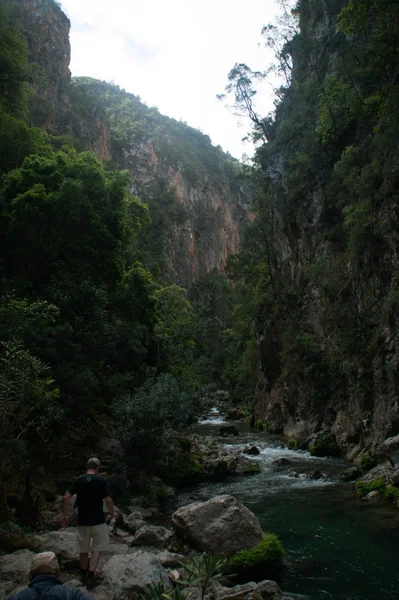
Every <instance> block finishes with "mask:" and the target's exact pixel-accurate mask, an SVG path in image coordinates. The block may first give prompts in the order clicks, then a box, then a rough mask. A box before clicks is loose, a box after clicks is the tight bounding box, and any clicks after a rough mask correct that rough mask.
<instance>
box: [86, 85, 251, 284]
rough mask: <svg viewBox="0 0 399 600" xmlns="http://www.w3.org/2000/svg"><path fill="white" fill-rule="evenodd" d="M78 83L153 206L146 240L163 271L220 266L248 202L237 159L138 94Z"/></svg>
mask: <svg viewBox="0 0 399 600" xmlns="http://www.w3.org/2000/svg"><path fill="white" fill-rule="evenodd" d="M74 84H75V88H76V89H77V90H79V91H80V92H81V93H82V94H86V95H87V96H88V97H91V98H92V100H93V102H95V103H97V104H98V105H99V106H100V109H102V110H105V112H106V114H107V117H108V119H109V122H110V125H111V131H112V136H111V148H112V156H113V161H114V163H115V164H116V166H117V167H118V168H121V169H127V170H128V171H129V172H130V173H132V177H133V188H132V191H133V192H134V193H135V194H137V195H138V196H139V197H140V199H141V200H142V201H144V202H146V203H147V204H148V206H149V208H150V217H151V221H152V224H151V226H150V229H149V232H148V234H147V237H146V239H145V240H144V243H145V244H146V246H147V249H148V253H149V255H151V256H152V258H153V260H155V259H156V260H157V261H159V259H160V258H162V272H163V276H164V277H165V278H166V279H167V280H172V281H175V282H178V283H180V284H187V283H188V282H190V281H192V280H194V279H196V278H198V277H199V276H201V275H203V274H204V273H208V272H209V271H211V270H213V269H218V270H223V268H224V266H225V264H226V260H227V257H228V256H229V255H230V254H234V253H236V252H237V251H238V248H239V240H240V228H241V225H242V224H243V223H244V222H245V221H246V219H247V216H246V215H247V212H248V210H249V206H250V203H251V191H250V189H249V188H248V185H247V184H245V182H244V181H243V180H241V181H240V179H239V176H240V171H241V165H240V163H239V162H238V161H237V160H235V159H233V158H232V157H231V156H230V155H228V154H225V153H224V152H223V151H222V149H221V148H220V147H218V148H216V147H214V146H212V144H211V142H210V139H209V137H208V136H206V135H204V134H202V133H201V132H200V131H198V130H196V129H193V128H192V127H189V126H188V125H186V124H185V123H182V122H179V121H176V120H174V119H170V118H168V117H165V116H163V115H161V114H160V113H159V112H158V110H157V109H156V108H149V107H148V106H146V105H145V104H143V103H142V102H141V101H140V99H139V98H138V97H137V96H134V95H133V94H129V93H127V92H125V91H124V90H121V89H119V88H118V87H116V86H113V85H110V84H107V83H105V82H101V81H96V80H92V79H89V78H78V79H75V80H74Z"/></svg>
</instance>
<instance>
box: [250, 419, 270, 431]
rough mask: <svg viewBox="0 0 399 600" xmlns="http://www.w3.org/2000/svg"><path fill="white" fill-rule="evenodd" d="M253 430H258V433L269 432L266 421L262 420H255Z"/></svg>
mask: <svg viewBox="0 0 399 600" xmlns="http://www.w3.org/2000/svg"><path fill="white" fill-rule="evenodd" d="M254 428H255V429H259V430H260V431H269V425H268V423H267V421H263V420H262V419H256V421H255V422H254Z"/></svg>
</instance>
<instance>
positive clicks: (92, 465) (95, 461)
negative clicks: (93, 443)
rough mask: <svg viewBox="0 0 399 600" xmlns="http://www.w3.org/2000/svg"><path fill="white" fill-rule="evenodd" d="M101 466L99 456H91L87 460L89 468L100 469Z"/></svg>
mask: <svg viewBox="0 0 399 600" xmlns="http://www.w3.org/2000/svg"><path fill="white" fill-rule="evenodd" d="M99 466H100V461H99V460H98V458H89V460H88V461H87V465H86V468H87V469H98V468H99Z"/></svg>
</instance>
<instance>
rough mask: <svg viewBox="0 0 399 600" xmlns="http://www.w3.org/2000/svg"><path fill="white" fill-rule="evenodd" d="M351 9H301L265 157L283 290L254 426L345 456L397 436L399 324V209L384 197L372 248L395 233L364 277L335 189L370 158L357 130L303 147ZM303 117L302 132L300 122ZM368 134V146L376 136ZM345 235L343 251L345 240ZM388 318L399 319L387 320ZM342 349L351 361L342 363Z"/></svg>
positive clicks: (266, 322) (331, 5)
mask: <svg viewBox="0 0 399 600" xmlns="http://www.w3.org/2000/svg"><path fill="white" fill-rule="evenodd" d="M346 4H347V3H346V2H344V1H340V0H330V1H327V0H324V1H323V2H316V1H314V0H306V1H302V2H300V3H299V6H300V18H301V35H300V36H297V38H295V39H294V41H293V43H292V55H293V65H294V66H293V79H292V85H291V89H290V91H289V93H288V94H287V97H286V100H285V101H284V102H283V103H282V105H280V107H279V108H278V110H277V114H276V130H277V136H276V139H277V143H274V144H273V145H272V144H270V145H269V146H270V147H269V149H267V150H265V152H264V155H262V154H261V155H260V157H261V159H262V160H263V168H264V170H265V172H266V173H267V176H268V179H269V184H268V192H269V194H270V215H271V221H272V229H273V244H274V251H275V260H276V276H277V278H278V281H279V285H280V286H281V289H280V292H279V293H278V294H277V293H276V296H278V297H279V300H277V303H280V306H279V307H278V308H277V310H276V308H275V306H276V304H273V301H272V302H271V303H270V304H268V303H265V304H264V306H263V308H262V311H261V315H260V317H259V323H258V327H259V336H258V345H259V355H260V366H259V378H258V381H259V383H258V390H257V398H256V404H255V413H256V415H255V416H256V418H258V419H259V418H260V419H264V420H266V421H267V422H268V424H269V428H270V429H271V430H272V431H279V432H284V433H285V434H286V435H287V436H290V437H296V438H297V439H298V440H299V442H300V443H306V440H309V439H310V438H311V436H312V435H313V434H314V433H315V432H320V431H328V432H331V433H332V434H333V435H335V436H336V439H337V441H338V444H339V445H340V447H341V448H342V449H344V450H346V452H347V456H348V457H349V458H354V457H355V456H357V455H358V454H359V453H360V452H362V451H363V450H364V449H366V450H367V451H368V452H370V453H371V454H376V455H378V454H379V453H380V449H381V447H382V444H383V442H384V440H385V439H386V438H388V437H390V436H393V435H396V434H397V433H398V432H399V404H398V390H399V387H398V383H399V380H398V361H399V353H398V350H399V347H398V335H397V331H398V329H397V326H398V320H397V311H396V310H392V308H390V305H389V298H397V290H398V261H397V256H398V236H397V234H396V233H395V228H396V225H394V224H396V223H397V213H396V209H395V208H394V206H393V205H392V202H385V203H384V201H383V200H381V195H380V202H379V206H378V205H377V206H376V207H375V209H374V210H373V214H372V216H371V218H370V224H369V229H368V230H365V231H369V232H370V233H369V236H370V237H369V240H370V244H369V245H370V246H371V244H372V243H373V239H372V233H375V232H376V230H377V229H378V227H379V225H378V224H379V223H381V222H384V223H391V225H387V226H386V228H385V231H384V234H383V235H382V234H381V237H380V246H379V250H378V252H376V254H375V256H374V257H373V258H372V259H371V258H370V257H369V256H368V253H369V254H370V255H371V250H369V249H368V244H367V243H364V248H363V249H362V253H361V254H360V259H356V260H359V261H360V262H361V264H362V265H363V267H362V268H359V267H358V266H356V267H355V266H354V258H353V254H351V252H352V250H351V249H350V247H349V246H348V244H347V240H346V236H347V235H348V234H347V231H345V228H344V227H342V228H341V229H340V230H338V225H339V223H340V222H342V221H343V220H344V218H343V217H342V213H343V214H345V208H344V209H343V207H342V204H341V205H340V202H341V201H340V200H339V199H338V198H340V197H341V195H342V194H341V190H339V189H338V190H336V189H334V191H332V189H333V188H332V184H331V182H332V181H333V179H334V177H335V175H334V171H335V165H336V164H338V163H339V161H340V160H341V159H342V157H343V156H344V155H345V149H346V148H347V147H352V145H353V146H354V147H356V146H358V147H360V148H364V147H366V146H367V143H366V142H364V140H362V139H361V132H360V133H359V129H357V130H356V126H355V125H353V124H350V126H347V127H346V129H344V128H343V132H342V133H341V131H339V132H338V134H337V136H336V139H335V140H332V142H330V143H329V144H328V145H327V146H325V147H322V145H321V144H320V143H319V142H318V141H314V142H313V146H312V144H310V143H307V142H305V141H304V140H305V136H306V135H309V136H312V135H313V136H314V140H316V137H315V135H314V134H313V133H312V131H313V132H314V131H315V130H316V128H317V127H318V125H319V120H318V102H319V94H320V92H321V90H322V89H323V86H325V85H326V83H327V82H328V81H329V79H330V78H331V77H334V75H335V72H336V70H337V69H338V68H340V64H341V63H342V60H343V58H342V57H343V56H345V51H346V47H347V45H348V44H349V43H350V40H349V41H348V39H347V38H345V36H344V34H343V33H342V32H341V31H340V30H339V29H338V26H337V17H338V14H339V13H340V11H341V9H342V8H343V7H344V6H345V5H346ZM364 43H366V42H364ZM304 98H307V100H308V102H307V105H306V106H305V104H304V111H307V115H306V118H307V121H306V120H305V118H304V120H303V122H302V123H301V125H302V127H303V129H302V130H301V132H300V133H298V134H295V132H294V133H293V134H292V136H291V137H290V138H289V139H288V142H287V143H285V144H284V145H283V144H281V143H280V142H279V141H278V135H282V134H281V132H282V131H283V129H282V125H283V124H284V122H285V123H286V124H287V123H288V122H289V119H290V118H292V116H291V115H292V111H293V110H295V108H294V109H293V108H292V107H293V106H295V104H296V105H297V106H298V104H300V103H301V102H304ZM290 111H291V112H290ZM338 116H340V115H339V114H338ZM297 119H298V121H297V123H293V126H294V127H295V125H297V124H298V122H300V119H301V116H298V117H297ZM337 122H338V123H339V120H338V119H337ZM307 128H308V129H309V130H310V132H311V133H310V134H309V133H308V131H307ZM364 135H366V134H364ZM367 135H368V136H369V138H368V139H369V140H370V142H369V143H371V140H372V133H371V134H367ZM306 144H307V145H306ZM305 151H306V152H305ZM362 152H363V154H364V155H365V151H364V150H362ZM300 154H303V156H304V157H305V158H306V160H305V159H304V158H303V159H302V163H301V164H300V166H299V167H298V169H297V172H294V171H293V169H292V163H293V162H294V161H295V160H296V158H297V157H298V156H299V155H300ZM298 172H299V173H300V175H297V173H298ZM394 172H396V171H395V170H393V171H392V173H394ZM293 182H294V183H293ZM370 185H373V182H372V179H370ZM377 187H378V186H377ZM365 193H366V194H367V191H366V192H365ZM334 194H336V195H335V196H334ZM387 197H388V194H387ZM345 202H346V201H345ZM350 203H351V190H350V189H349V190H348V195H347V205H348V206H350ZM388 215H389V216H388ZM395 215H396V216H395ZM340 219H341V221H340ZM337 231H339V235H341V236H342V239H344V238H345V240H344V241H343V242H342V240H340V239H339V240H337V235H338V234H337ZM342 232H344V233H343V234H342ZM334 235H335V238H334ZM365 235H366V234H365ZM334 269H335V272H334ZM327 277H328V279H327ZM327 299H328V302H327ZM387 311H391V312H390V313H389V314H390V316H389V318H388V317H387V316H386V315H387ZM333 319H334V320H335V322H334V324H333V325H332V324H331V323H332V321H333ZM334 328H335V329H334ZM338 329H339V330H340V334H339V335H340V336H341V342H340V343H341V346H339V345H337V339H338V337H339V336H338V335H337V333H336V332H337V330H338ZM346 333H347V342H345V343H346V347H345V348H344V344H343V342H342V338H343V336H345V334H346ZM356 337H357V338H358V340H357V341H354V340H355V338H356ZM287 340H288V341H287ZM362 343H363V344H364V349H363V352H362V348H361V346H362ZM351 344H353V351H352V350H351ZM294 346H295V347H294ZM341 348H344V349H345V354H347V356H346V355H345V356H343V355H342V356H340V352H341ZM348 363H350V364H348ZM337 365H339V366H337ZM296 374H297V376H296Z"/></svg>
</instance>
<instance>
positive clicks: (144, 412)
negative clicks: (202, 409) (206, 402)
mask: <svg viewBox="0 0 399 600" xmlns="http://www.w3.org/2000/svg"><path fill="white" fill-rule="evenodd" d="M196 410H197V400H196V396H195V394H194V393H193V391H192V390H190V389H188V388H187V387H186V385H185V381H184V380H179V379H177V378H176V377H174V376H173V375H171V374H170V373H161V374H160V375H155V374H153V375H152V376H150V377H148V378H147V379H146V380H145V381H144V383H143V384H142V386H141V387H139V388H137V389H136V391H135V392H134V394H125V395H123V396H121V397H120V398H118V399H117V400H116V402H115V412H116V416H117V418H118V423H119V428H120V440H121V442H122V445H123V447H124V450H125V456H126V460H127V461H128V463H129V467H130V468H131V469H132V470H133V471H134V470H140V469H144V470H145V469H148V468H149V467H152V468H154V467H155V464H156V462H157V461H158V459H159V458H160V457H161V454H162V451H163V449H164V447H165V442H166V438H165V435H166V430H167V429H168V427H169V428H171V427H181V426H182V425H187V424H188V423H189V422H190V421H191V419H192V418H193V416H194V415H195V413H196Z"/></svg>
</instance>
